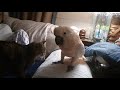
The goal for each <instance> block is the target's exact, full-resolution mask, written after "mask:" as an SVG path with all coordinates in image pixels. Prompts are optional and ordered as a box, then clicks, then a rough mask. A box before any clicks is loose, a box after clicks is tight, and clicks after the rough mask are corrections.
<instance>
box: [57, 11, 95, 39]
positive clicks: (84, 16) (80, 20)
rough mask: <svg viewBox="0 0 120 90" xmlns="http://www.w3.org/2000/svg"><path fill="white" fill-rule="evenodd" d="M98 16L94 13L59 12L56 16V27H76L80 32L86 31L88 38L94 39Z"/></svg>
mask: <svg viewBox="0 0 120 90" xmlns="http://www.w3.org/2000/svg"><path fill="white" fill-rule="evenodd" d="M95 19H96V15H95V14H94V13H92V12H58V13H57V16H56V22H55V24H56V25H60V26H70V27H71V26H75V27H77V28H78V31H79V30H81V29H85V30H86V31H87V34H86V37H87V38H92V34H93V32H94V26H95Z"/></svg>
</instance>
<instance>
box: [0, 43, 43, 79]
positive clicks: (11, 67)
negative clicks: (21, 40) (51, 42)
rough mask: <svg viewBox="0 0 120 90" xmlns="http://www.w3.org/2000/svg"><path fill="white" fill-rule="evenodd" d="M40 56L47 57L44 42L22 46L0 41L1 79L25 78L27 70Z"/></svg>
mask: <svg viewBox="0 0 120 90" xmlns="http://www.w3.org/2000/svg"><path fill="white" fill-rule="evenodd" d="M38 55H40V56H45V47H44V42H41V43H30V44H29V45H20V44H17V43H15V42H12V41H11V42H10V41H0V77H7V76H10V75H12V76H15V77H25V73H24V72H25V70H26V69H27V68H28V67H29V66H31V65H32V64H33V63H34V58H35V57H36V56H38ZM9 74H10V75H9Z"/></svg>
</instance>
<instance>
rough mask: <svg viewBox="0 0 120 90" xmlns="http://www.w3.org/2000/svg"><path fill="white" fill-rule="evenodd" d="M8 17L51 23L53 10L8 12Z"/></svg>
mask: <svg viewBox="0 0 120 90" xmlns="http://www.w3.org/2000/svg"><path fill="white" fill-rule="evenodd" d="M8 13H9V16H10V17H15V18H19V19H21V20H33V21H38V22H45V23H51V22H52V18H53V12H8Z"/></svg>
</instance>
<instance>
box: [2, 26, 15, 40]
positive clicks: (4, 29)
mask: <svg viewBox="0 0 120 90" xmlns="http://www.w3.org/2000/svg"><path fill="white" fill-rule="evenodd" d="M12 34H13V32H12V30H11V28H10V27H9V26H8V25H7V24H0V40H7V39H8V38H9V37H10V36H11V35H12Z"/></svg>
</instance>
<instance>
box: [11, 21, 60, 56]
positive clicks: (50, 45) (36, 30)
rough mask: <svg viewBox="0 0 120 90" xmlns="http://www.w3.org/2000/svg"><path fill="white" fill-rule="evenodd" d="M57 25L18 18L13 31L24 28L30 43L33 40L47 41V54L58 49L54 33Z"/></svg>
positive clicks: (13, 25)
mask: <svg viewBox="0 0 120 90" xmlns="http://www.w3.org/2000/svg"><path fill="white" fill-rule="evenodd" d="M55 27H56V25H53V24H50V23H43V22H35V21H31V20H17V21H14V22H13V24H12V29H13V31H16V30H19V29H23V30H25V31H26V32H27V34H28V36H29V40H30V43H31V42H33V41H34V42H41V41H46V56H48V55H49V54H50V53H51V52H52V51H54V50H56V49H58V46H57V45H56V43H55V36H54V33H53V30H54V28H55Z"/></svg>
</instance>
